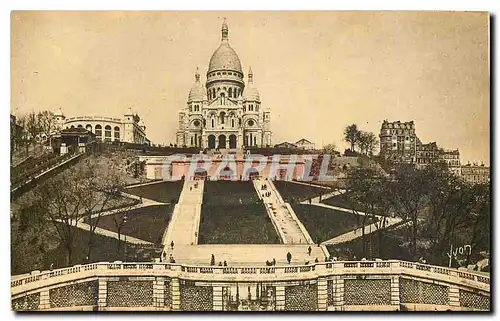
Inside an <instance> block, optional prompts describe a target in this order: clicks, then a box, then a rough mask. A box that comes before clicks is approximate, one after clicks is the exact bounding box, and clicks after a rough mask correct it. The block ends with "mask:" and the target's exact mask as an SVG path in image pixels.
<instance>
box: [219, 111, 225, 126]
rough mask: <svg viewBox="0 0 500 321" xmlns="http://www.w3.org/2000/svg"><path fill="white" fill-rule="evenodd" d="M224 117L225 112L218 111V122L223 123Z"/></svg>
mask: <svg viewBox="0 0 500 321" xmlns="http://www.w3.org/2000/svg"><path fill="white" fill-rule="evenodd" d="M225 118H226V113H225V112H221V113H220V123H221V124H224V119H225Z"/></svg>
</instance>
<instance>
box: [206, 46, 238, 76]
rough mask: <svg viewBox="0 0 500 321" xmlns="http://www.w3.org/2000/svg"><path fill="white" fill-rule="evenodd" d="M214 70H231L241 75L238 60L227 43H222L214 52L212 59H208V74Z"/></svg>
mask: <svg viewBox="0 0 500 321" xmlns="http://www.w3.org/2000/svg"><path fill="white" fill-rule="evenodd" d="M216 70H232V71H238V72H240V73H243V71H242V69H241V62H240V58H239V57H238V55H237V54H236V51H234V49H233V48H231V46H229V43H228V42H227V41H226V42H224V41H223V42H222V43H221V45H220V46H219V48H217V50H215V52H214V54H213V55H212V58H210V64H209V65H208V72H212V71H216Z"/></svg>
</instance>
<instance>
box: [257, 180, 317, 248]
mask: <svg viewBox="0 0 500 321" xmlns="http://www.w3.org/2000/svg"><path fill="white" fill-rule="evenodd" d="M253 183H254V187H255V190H256V191H257V193H259V194H261V195H262V194H263V193H266V192H269V193H270V195H269V196H264V197H263V200H264V203H265V204H266V210H267V211H268V214H269V217H270V218H271V220H272V221H273V224H274V226H275V228H276V229H277V230H278V234H279V235H280V237H281V239H282V241H283V243H284V244H312V243H314V242H313V241H312V239H311V237H310V236H309V233H307V230H305V228H303V226H300V225H301V224H302V223H300V221H299V220H298V219H297V217H296V215H295V213H294V212H293V210H292V209H291V207H290V206H287V204H286V203H285V202H284V201H283V198H282V197H281V195H279V192H278V190H277V189H276V187H275V186H274V184H273V182H272V181H270V180H254V181H253ZM263 185H267V189H265V190H262V186H263Z"/></svg>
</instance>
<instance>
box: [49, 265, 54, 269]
mask: <svg viewBox="0 0 500 321" xmlns="http://www.w3.org/2000/svg"><path fill="white" fill-rule="evenodd" d="M53 268H54V263H50V267H49V269H50V270H51V271H52V269H53Z"/></svg>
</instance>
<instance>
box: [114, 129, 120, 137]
mask: <svg viewBox="0 0 500 321" xmlns="http://www.w3.org/2000/svg"><path fill="white" fill-rule="evenodd" d="M114 134H115V140H120V127H118V126H115V133H114Z"/></svg>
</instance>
